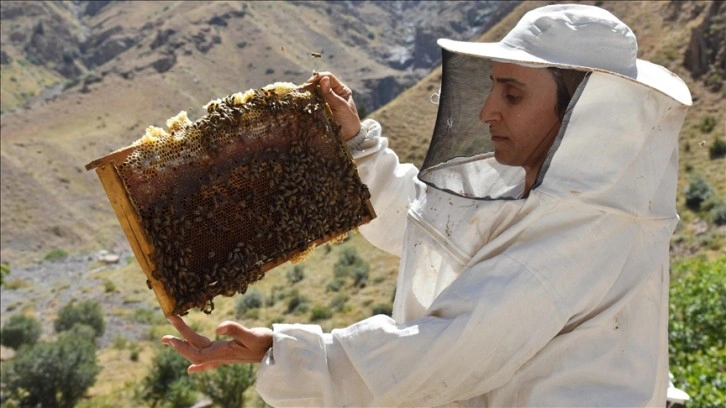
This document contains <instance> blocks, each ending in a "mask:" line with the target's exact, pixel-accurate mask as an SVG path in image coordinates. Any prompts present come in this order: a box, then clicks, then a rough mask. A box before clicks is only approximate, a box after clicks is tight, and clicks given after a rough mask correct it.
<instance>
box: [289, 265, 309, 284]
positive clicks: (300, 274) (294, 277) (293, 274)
mask: <svg viewBox="0 0 726 408" xmlns="http://www.w3.org/2000/svg"><path fill="white" fill-rule="evenodd" d="M303 279H305V268H303V267H302V265H295V266H293V267H292V269H290V270H288V271H287V281H288V283H290V284H291V285H294V284H296V283H298V282H302V280H303Z"/></svg>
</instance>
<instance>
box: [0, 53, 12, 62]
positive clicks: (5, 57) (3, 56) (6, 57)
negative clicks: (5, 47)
mask: <svg viewBox="0 0 726 408" xmlns="http://www.w3.org/2000/svg"><path fill="white" fill-rule="evenodd" d="M11 62H13V59H12V58H10V56H9V55H8V54H7V53H6V52H5V51H0V65H5V64H9V63H11Z"/></svg>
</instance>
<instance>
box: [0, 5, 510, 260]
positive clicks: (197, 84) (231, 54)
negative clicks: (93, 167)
mask: <svg viewBox="0 0 726 408" xmlns="http://www.w3.org/2000/svg"><path fill="white" fill-rule="evenodd" d="M518 3H519V2H427V1H411V2H360V1H336V2H277V1H274V2H265V1H256V2H187V1H176V2H121V1H118V2H116V1H93V2H79V1H73V2H50V1H48V2H44V1H38V2H25V1H17V2H13V1H3V2H2V3H0V4H1V11H2V16H1V17H2V25H1V32H2V38H1V43H2V50H1V53H0V57H1V58H0V63H1V65H0V67H1V68H2V106H1V107H2V129H1V130H2V220H1V230H2V238H1V246H2V261H3V262H9V263H18V262H21V263H22V262H27V261H32V260H37V259H40V258H42V257H43V256H44V254H46V253H47V252H48V251H50V250H52V249H55V248H58V249H62V250H64V251H68V252H73V251H77V250H91V249H99V248H104V247H106V248H108V247H113V246H114V245H116V244H118V243H119V242H123V238H122V235H121V230H120V229H119V228H118V226H117V222H116V220H115V217H114V216H113V213H112V212H111V209H110V206H109V205H108V203H107V201H106V198H105V195H104V194H103V191H102V189H101V188H100V184H99V183H98V180H97V179H96V176H95V174H94V173H92V172H91V173H89V172H86V171H85V170H84V169H83V166H84V165H85V164H86V163H88V162H90V161H91V160H94V159H96V158H98V157H101V156H103V155H105V154H107V153H109V152H110V151H113V150H115V149H117V148H119V147H123V146H126V145H128V144H130V143H131V142H133V141H134V140H136V139H137V138H138V137H139V136H140V135H141V134H142V133H143V130H144V128H145V127H146V126H148V125H161V124H163V123H164V121H165V120H166V119H167V118H169V117H171V116H174V115H175V114H176V113H178V112H179V111H180V110H186V111H188V112H189V115H190V117H191V118H192V119H193V120H194V119H196V118H198V117H199V116H201V115H202V113H203V112H202V110H201V106H202V105H204V104H205V103H206V102H207V101H209V100H211V99H214V98H217V97H220V96H226V95H228V94H230V93H233V92H237V91H244V90H247V89H250V88H258V87H261V86H263V85H266V84H268V83H271V82H275V81H289V82H295V83H301V82H303V81H305V80H306V79H307V78H308V77H309V76H310V74H311V73H312V72H313V71H314V70H328V71H333V72H335V73H337V74H338V75H340V76H341V77H343V78H345V80H346V82H347V83H348V84H349V85H350V86H351V87H352V88H353V89H354V91H355V93H356V100H357V102H358V105H359V107H360V110H361V112H362V113H365V112H371V111H373V110H376V109H377V108H379V107H381V106H383V105H384V104H386V103H388V102H389V101H391V100H392V99H393V98H394V97H396V96H397V95H398V94H399V93H400V92H402V91H403V90H405V89H407V88H409V87H411V86H412V85H414V84H415V83H417V82H418V81H419V80H420V79H421V78H423V77H424V76H426V75H428V74H429V73H430V71H431V70H432V69H433V68H434V67H436V66H437V64H438V62H439V58H440V51H439V49H438V47H437V46H436V44H435V39H436V38H438V37H450V38H455V39H470V38H474V37H476V36H478V35H480V34H481V33H483V32H484V31H486V29H488V28H489V26H490V25H491V24H492V23H493V22H496V21H498V20H499V19H500V18H501V17H502V16H503V15H506V14H507V13H508V12H509V11H510V10H511V9H512V8H514V7H515V6H516V5H517V4H518Z"/></svg>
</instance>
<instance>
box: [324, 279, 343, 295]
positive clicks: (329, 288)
mask: <svg viewBox="0 0 726 408" xmlns="http://www.w3.org/2000/svg"><path fill="white" fill-rule="evenodd" d="M344 285H345V281H344V280H343V279H342V278H335V279H333V280H332V281H330V282H328V284H327V285H325V292H338V291H339V290H340V289H342V288H343V286H344Z"/></svg>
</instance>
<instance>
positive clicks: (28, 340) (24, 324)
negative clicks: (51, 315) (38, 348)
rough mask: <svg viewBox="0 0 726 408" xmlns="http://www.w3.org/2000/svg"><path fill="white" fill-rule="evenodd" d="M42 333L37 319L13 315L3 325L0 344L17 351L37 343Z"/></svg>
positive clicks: (0, 332)
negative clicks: (23, 346) (26, 345)
mask: <svg viewBox="0 0 726 408" xmlns="http://www.w3.org/2000/svg"><path fill="white" fill-rule="evenodd" d="M42 332H43V328H42V326H41V325H40V322H39V321H38V320H37V319H35V318H32V317H27V316H24V315H21V314H18V315H14V316H13V317H11V318H10V320H8V321H7V322H6V323H5V324H4V325H3V328H2V331H0V343H2V345H3V346H5V347H10V348H13V349H16V350H17V349H19V348H20V346H22V345H24V344H28V345H33V344H35V343H37V342H38V339H39V338H40V335H41V333H42Z"/></svg>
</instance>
